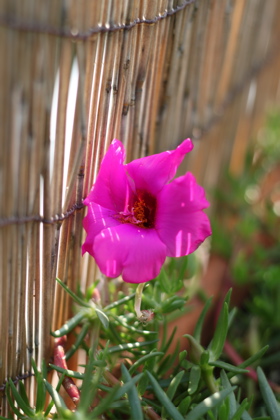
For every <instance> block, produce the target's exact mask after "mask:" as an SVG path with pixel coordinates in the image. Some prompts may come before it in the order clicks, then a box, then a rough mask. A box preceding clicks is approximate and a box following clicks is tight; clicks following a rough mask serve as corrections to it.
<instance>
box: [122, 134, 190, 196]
mask: <svg viewBox="0 0 280 420" xmlns="http://www.w3.org/2000/svg"><path fill="white" fill-rule="evenodd" d="M192 149H193V144H192V141H191V140H190V139H187V140H184V141H183V142H182V143H181V144H180V145H179V146H178V147H177V149H175V150H171V151H167V152H163V153H159V154H157V155H152V156H147V157H144V158H141V159H136V160H133V161H132V162H130V163H128V164H127V165H125V166H126V169H127V172H128V173H129V175H130V176H131V178H132V179H133V180H134V182H135V187H136V189H137V190H144V191H149V192H150V193H151V194H152V195H156V194H157V193H158V192H159V191H160V190H161V189H162V188H163V186H164V185H165V184H166V183H168V182H169V181H170V180H171V179H172V178H174V176H175V174H176V171H177V168H178V166H179V165H180V163H181V162H182V160H183V159H184V157H185V155H186V153H188V152H190V151H191V150H192Z"/></svg>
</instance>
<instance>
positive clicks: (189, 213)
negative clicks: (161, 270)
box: [156, 173, 211, 257]
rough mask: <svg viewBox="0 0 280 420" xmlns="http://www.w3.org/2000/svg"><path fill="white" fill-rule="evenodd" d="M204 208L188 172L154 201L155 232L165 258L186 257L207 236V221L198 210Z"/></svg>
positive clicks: (191, 176) (202, 192)
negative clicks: (165, 248) (163, 244)
mask: <svg viewBox="0 0 280 420" xmlns="http://www.w3.org/2000/svg"><path fill="white" fill-rule="evenodd" d="M208 206H209V203H208V201H207V200H206V198H205V194H204V190H203V188H202V187H200V186H199V185H198V184H197V183H196V181H195V178H194V176H193V175H192V174H190V173H187V174H186V175H184V176H181V177H179V178H177V179H175V180H174V181H173V182H171V183H170V184H168V185H166V186H165V187H164V188H163V190H162V191H161V192H160V194H159V195H158V200H157V216H156V218H157V219H156V230H157V232H158V235H159V237H160V239H161V240H162V242H164V243H165V245H166V247H167V250H168V253H167V255H168V256H170V257H180V256H183V255H188V254H190V253H191V252H193V251H195V250H196V249H197V247H198V246H199V245H200V244H201V243H202V242H203V241H204V240H205V239H206V238H207V237H208V236H209V235H211V227H210V223H209V219H208V217H207V215H206V214H205V213H203V211H202V209H204V208H206V207H208Z"/></svg>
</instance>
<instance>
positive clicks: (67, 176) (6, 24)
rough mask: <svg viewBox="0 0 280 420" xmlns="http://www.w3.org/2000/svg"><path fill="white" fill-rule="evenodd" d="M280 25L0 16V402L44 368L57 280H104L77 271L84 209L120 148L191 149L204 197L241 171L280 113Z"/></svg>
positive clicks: (270, 20) (72, 10)
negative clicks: (269, 113)
mask: <svg viewBox="0 0 280 420" xmlns="http://www.w3.org/2000/svg"><path fill="white" fill-rule="evenodd" d="M279 13H280V3H279V2H278V1H277V0H270V1H269V2H264V1H263V0H247V1H245V0H240V1H235V2H234V1H228V0H209V1H208V0H188V1H186V0H157V1H153V2H151V1H149V0H141V1H138V0H133V1H129V0H123V1H120V0H115V1H113V0H106V1H102V2H96V3H95V4H94V6H93V3H92V2H91V1H90V0H80V1H79V2H75V1H70V0H69V1H65V2H57V1H55V0H51V1H48V2H44V1H42V0H23V1H22V0H13V1H10V0H2V1H1V2H0V55H1V57H2V58H1V65H0V80H1V101H0V141H1V153H0V160H1V167H0V185H1V201H0V227H1V236H0V270H1V276H0V299H1V308H0V331H1V346H0V386H1V387H2V389H3V387H4V383H5V381H6V379H7V378H9V377H11V378H13V379H14V380H15V379H16V378H17V377H20V376H21V375H23V374H25V373H26V372H29V371H30V359H31V357H33V358H34V359H35V360H36V362H37V363H39V362H40V360H41V359H42V358H43V357H46V358H48V357H49V355H50V352H51V340H50V335H49V331H50V328H51V327H53V328H56V327H59V326H60V325H61V323H62V322H63V321H64V320H65V318H66V317H67V316H68V315H69V312H70V311H71V305H70V303H69V301H68V300H67V298H66V296H65V294H64V293H63V292H62V291H61V290H60V289H59V288H58V289H57V290H56V285H55V277H56V276H58V277H59V278H61V279H62V280H63V281H64V282H65V283H67V284H68V285H69V286H70V287H71V288H72V289H74V290H75V288H76V286H77V284H78V283H81V284H82V287H83V288H85V287H86V285H87V284H90V283H91V282H92V281H93V280H94V278H95V277H96V275H97V270H96V267H95V264H94V262H93V261H92V260H90V259H89V258H87V257H84V258H83V264H82V262H81V254H80V245H81V239H82V218H83V209H82V199H83V197H85V196H86V195H87V193H88V191H89V190H90V188H91V185H92V184H93V181H94V179H95V177H96V174H97V171H98V167H99V164H100V161H101V159H102V156H103V155H104V152H105V151H106V149H107V148H108V145H109V144H110V142H111V140H112V139H113V138H119V139H120V140H122V141H123V143H124V144H125V146H126V149H127V159H128V160H130V159H132V158H137V157H139V156H143V155H145V154H148V153H152V152H155V151H161V150H164V149H168V148H172V147H174V146H176V145H177V144H178V143H179V142H180V141H182V140H183V139H184V138H186V137H188V136H190V137H193V138H194V140H195V145H196V147H195V150H194V152H193V156H192V157H189V158H188V159H187V167H188V169H191V170H192V171H193V172H194V173H195V174H196V176H197V177H198V178H199V180H200V182H202V183H203V184H204V185H205V186H213V185H215V184H216V183H217V180H218V178H219V175H220V173H221V169H222V168H223V167H224V166H225V165H230V167H231V169H232V171H235V172H238V171H240V170H241V168H242V163H243V157H244V154H245V151H246V147H247V144H248V142H249V140H250V138H251V136H252V134H254V133H256V132H257V129H258V128H259V127H260V125H261V124H262V121H263V116H264V113H265V110H266V109H267V106H268V105H273V104H274V105H275V104H279V74H280V54H279V53H280V50H279V36H280V27H279V24H278V16H279ZM75 81H76V82H77V88H75V87H73V86H74V85H75ZM75 89H76V90H75ZM55 97H57V103H56V104H55V101H54V98H55ZM71 106H72V107H73V110H72V114H71V115H72V116H70V108H71ZM6 414H7V407H6V402H5V399H4V400H3V406H2V413H1V415H3V416H5V415H6Z"/></svg>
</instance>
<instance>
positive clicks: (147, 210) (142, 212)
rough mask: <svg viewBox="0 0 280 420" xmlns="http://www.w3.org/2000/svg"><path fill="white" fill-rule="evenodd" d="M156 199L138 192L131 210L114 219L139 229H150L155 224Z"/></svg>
mask: <svg viewBox="0 0 280 420" xmlns="http://www.w3.org/2000/svg"><path fill="white" fill-rule="evenodd" d="M155 215H156V199H155V197H153V196H151V195H150V194H149V193H146V192H138V194H137V199H136V200H135V201H134V204H133V206H132V208H131V210H130V209H129V208H128V209H127V210H126V211H123V212H120V213H119V214H118V215H117V216H116V217H117V218H118V219H119V220H120V221H121V222H122V223H131V224H133V225H137V226H139V227H141V228H145V229H151V228H153V227H154V224H155Z"/></svg>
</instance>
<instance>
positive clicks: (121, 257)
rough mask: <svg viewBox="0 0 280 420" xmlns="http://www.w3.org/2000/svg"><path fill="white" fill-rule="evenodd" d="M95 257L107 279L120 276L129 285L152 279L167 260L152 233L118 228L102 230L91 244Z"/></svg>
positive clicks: (164, 250) (124, 226)
mask: <svg viewBox="0 0 280 420" xmlns="http://www.w3.org/2000/svg"><path fill="white" fill-rule="evenodd" d="M93 251H94V257H95V259H96V262H97V265H98V267H99V268H100V270H101V272H102V273H103V274H105V275H106V276H108V277H117V276H119V275H120V274H121V273H122V277H123V280H124V281H126V282H128V283H143V282H146V281H149V280H152V279H154V278H155V277H156V276H157V275H158V274H159V272H160V269H161V266H162V264H163V263H164V260H165V257H166V247H165V245H164V244H163V243H162V242H161V241H160V239H159V238H158V236H157V233H156V232H155V231H154V230H153V229H141V228H137V227H136V226H133V225H130V224H121V225H118V226H115V227H112V228H108V229H104V230H103V231H102V232H101V233H100V234H99V235H98V236H96V238H95V240H94V244H93Z"/></svg>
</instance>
